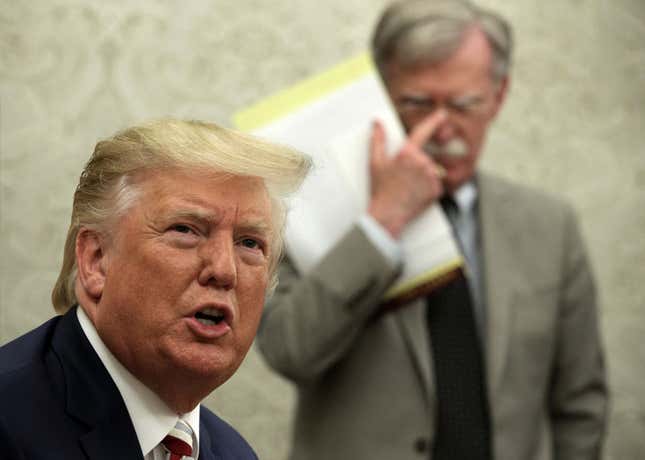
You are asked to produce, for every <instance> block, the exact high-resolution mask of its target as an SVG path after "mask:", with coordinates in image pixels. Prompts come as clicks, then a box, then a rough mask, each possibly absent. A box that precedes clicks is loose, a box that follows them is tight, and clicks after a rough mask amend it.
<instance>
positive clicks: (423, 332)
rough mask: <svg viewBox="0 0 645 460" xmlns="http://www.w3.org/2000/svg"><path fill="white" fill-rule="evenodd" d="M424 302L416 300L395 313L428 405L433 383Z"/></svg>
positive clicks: (432, 391) (431, 403)
mask: <svg viewBox="0 0 645 460" xmlns="http://www.w3.org/2000/svg"><path fill="white" fill-rule="evenodd" d="M425 313H426V309H425V302H424V301H423V300H417V301H416V302H414V303H412V304H410V305H408V306H406V307H404V308H401V309H399V311H398V312H396V313H395V317H396V320H397V321H398V323H399V326H400V328H401V331H402V335H403V338H404V340H405V342H406V345H407V347H408V351H409V352H410V355H411V357H412V360H413V362H414V364H415V367H416V370H417V373H418V374H419V377H420V379H421V382H422V383H423V388H424V390H425V395H426V400H427V403H428V405H430V406H432V405H433V404H434V398H435V395H434V383H433V378H432V369H431V366H430V360H431V357H430V340H429V338H428V326H427V321H426V314H425Z"/></svg>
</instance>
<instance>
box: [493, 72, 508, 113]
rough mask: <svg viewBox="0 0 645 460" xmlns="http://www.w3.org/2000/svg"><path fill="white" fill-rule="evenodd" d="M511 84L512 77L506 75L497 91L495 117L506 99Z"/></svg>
mask: <svg viewBox="0 0 645 460" xmlns="http://www.w3.org/2000/svg"><path fill="white" fill-rule="evenodd" d="M509 85H510V77H504V78H503V79H502V80H501V81H500V82H499V86H498V87H497V89H496V92H495V108H494V109H493V117H496V116H497V113H498V112H499V111H500V109H501V108H502V106H503V105H504V101H506V94H507V93H508V87H509Z"/></svg>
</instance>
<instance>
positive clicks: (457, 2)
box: [372, 0, 513, 81]
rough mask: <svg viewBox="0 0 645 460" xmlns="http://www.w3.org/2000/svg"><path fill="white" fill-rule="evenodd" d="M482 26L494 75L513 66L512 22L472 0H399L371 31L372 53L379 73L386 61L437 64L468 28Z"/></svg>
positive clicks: (502, 74)
mask: <svg viewBox="0 0 645 460" xmlns="http://www.w3.org/2000/svg"><path fill="white" fill-rule="evenodd" d="M472 27H478V28H479V29H480V30H481V31H482V32H483V33H484V35H485V36H486V38H487V40H488V43H489V44H490V47H491V50H492V53H493V65H492V68H491V77H492V78H493V80H495V81H499V80H501V79H503V78H504V77H506V76H507V75H508V73H509V71H510V66H511V53H512V49H513V36H512V30H511V26H510V25H509V23H508V22H507V21H506V20H505V19H504V18H502V17H501V16H499V15H498V14H496V13H493V12H491V11H488V10H485V9H482V8H479V7H478V6H476V5H474V4H472V3H471V2H470V1H468V0H401V1H397V2H395V3H393V4H391V5H390V6H389V7H388V8H387V9H386V10H385V11H384V12H383V15H382V16H381V19H380V20H379V22H378V24H377V26H376V29H375V30H374V34H373V36H372V55H373V58H374V61H375V63H376V66H377V67H378V69H379V71H380V72H381V75H383V76H385V75H386V66H387V64H388V62H390V61H392V60H393V59H395V60H396V61H397V64H400V65H402V66H410V65H414V64H419V63H428V64H435V63H438V62H441V61H443V60H445V59H446V58H448V57H450V56H451V55H452V54H453V53H454V52H455V51H456V50H457V48H458V47H459V45H460V44H461V41H462V39H463V37H464V34H465V33H466V31H468V30H469V29H470V28H472Z"/></svg>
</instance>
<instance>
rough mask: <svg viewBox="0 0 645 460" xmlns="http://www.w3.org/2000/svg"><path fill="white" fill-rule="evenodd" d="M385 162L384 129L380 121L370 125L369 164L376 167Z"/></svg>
mask: <svg viewBox="0 0 645 460" xmlns="http://www.w3.org/2000/svg"><path fill="white" fill-rule="evenodd" d="M383 161H385V129H384V128H383V125H382V124H381V122H380V121H378V120H374V123H372V135H371V137H370V164H371V165H377V164H381V163H383Z"/></svg>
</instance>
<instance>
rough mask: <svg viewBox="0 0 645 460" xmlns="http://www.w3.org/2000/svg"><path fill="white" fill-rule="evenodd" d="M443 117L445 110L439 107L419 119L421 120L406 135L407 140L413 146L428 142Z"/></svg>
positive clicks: (420, 146)
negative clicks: (407, 135) (408, 134)
mask: <svg viewBox="0 0 645 460" xmlns="http://www.w3.org/2000/svg"><path fill="white" fill-rule="evenodd" d="M445 119H446V111H445V110H443V109H440V110H437V111H436V112H433V113H432V114H431V115H429V116H428V117H426V118H424V119H423V120H421V122H420V123H419V124H418V125H416V126H415V127H414V128H413V129H412V132H411V133H410V136H409V137H408V142H409V143H410V144H412V145H414V146H415V147H418V148H422V147H423V146H424V145H425V144H426V143H427V142H428V140H430V138H431V137H432V134H434V132H435V131H436V129H437V127H438V126H439V125H440V124H441V123H442V122H443V121H444V120H445Z"/></svg>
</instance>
